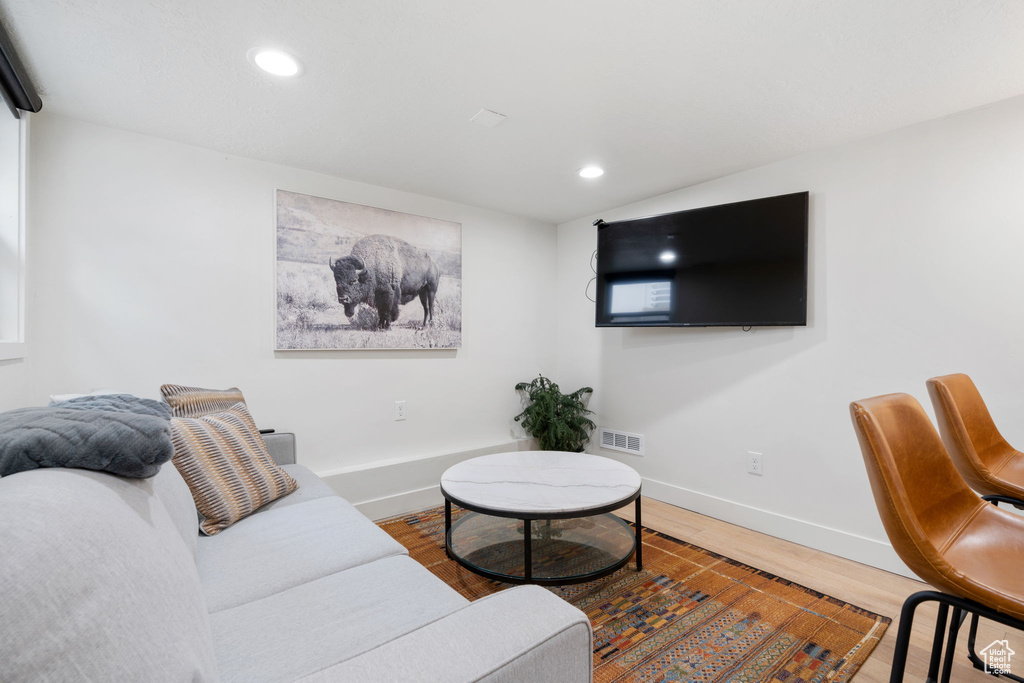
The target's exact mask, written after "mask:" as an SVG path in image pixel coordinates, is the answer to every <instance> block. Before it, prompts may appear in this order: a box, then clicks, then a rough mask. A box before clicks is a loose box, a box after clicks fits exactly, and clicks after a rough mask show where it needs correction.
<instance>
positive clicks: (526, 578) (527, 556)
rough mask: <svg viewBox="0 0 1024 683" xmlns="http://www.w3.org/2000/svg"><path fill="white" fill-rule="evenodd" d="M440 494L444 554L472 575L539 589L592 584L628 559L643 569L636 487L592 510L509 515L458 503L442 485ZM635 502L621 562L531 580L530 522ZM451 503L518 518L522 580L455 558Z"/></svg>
mask: <svg viewBox="0 0 1024 683" xmlns="http://www.w3.org/2000/svg"><path fill="white" fill-rule="evenodd" d="M441 495H443V496H444V551H445V554H446V555H447V556H448V557H449V558H451V559H453V560H455V561H456V562H458V563H459V564H460V565H462V566H463V567H465V568H466V569H468V570H469V571H471V572H473V573H474V574H479V575H480V576H483V577H485V578H488V579H492V580H494V581H502V582H504V583H517V584H524V583H529V584H538V585H542V586H568V585H570V584H574V583H583V582H585V581H593V580H594V579H599V578H601V577H602V576H608V575H609V574H611V573H612V572H614V571H616V570H617V569H619V568H620V567H624V566H625V565H626V564H627V563H628V562H629V560H630V559H631V558H633V557H634V556H635V557H636V570H637V571H640V570H641V569H643V566H644V565H643V535H642V533H643V524H642V520H641V517H640V488H637V490H636V492H635V493H633V494H632V495H630V496H627V497H626V498H623V499H622V500H619V501H616V502H614V503H610V504H609V505H602V506H601V507H596V508H587V509H585V510H575V511H572V512H556V513H551V512H536V513H534V512H510V511H505V510H492V509H491V508H485V507H481V506H479V505H473V504H471V503H467V502H465V501H463V500H459V499H458V498H456V497H455V496H453V495H451V494H449V493H448V492H447V491H445V490H444V486H442V487H441ZM634 501H635V503H636V513H635V516H636V520H635V521H634V523H633V550H632V551H630V552H629V553H627V554H626V556H625V557H623V558H622V559H621V560H619V561H617V562H615V563H614V564H611V565H609V566H607V567H604V568H603V569H599V570H598V571H596V572H590V573H589V574H581V575H580V576H573V577H570V578H554V579H545V578H534V577H533V539H532V533H531V531H532V530H531V527H532V522H533V521H534V520H552V519H576V518H579V517H592V516H595V515H603V514H606V513H609V512H612V511H614V510H618V509H619V508H622V507H625V506H627V505H629V504H630V503H633V502H634ZM452 503H454V504H455V505H458V506H459V507H460V508H463V509H465V510H469V511H471V512H476V513H479V514H481V515H487V516H489V517H506V518H509V519H519V520H522V522H523V577H522V578H519V577H516V576H510V575H508V574H500V573H498V572H492V571H488V570H486V569H483V568H481V567H477V566H475V565H473V564H471V563H470V562H467V561H465V560H463V559H462V558H461V557H459V555H458V554H457V553H456V552H455V551H454V550H452Z"/></svg>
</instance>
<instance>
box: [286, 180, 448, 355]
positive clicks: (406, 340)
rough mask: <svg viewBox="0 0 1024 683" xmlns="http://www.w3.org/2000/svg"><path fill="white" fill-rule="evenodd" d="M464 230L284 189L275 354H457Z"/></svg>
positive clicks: (439, 222)
mask: <svg viewBox="0 0 1024 683" xmlns="http://www.w3.org/2000/svg"><path fill="white" fill-rule="evenodd" d="M461 343H462V226H461V225H460V224H458V223H451V222H449V221H442V220H438V219H436V218H426V217H424V216H414V215H412V214H408V213H399V212H397V211H388V210H387V209H377V208H373V207H371V206H362V205H360V204H351V203H349V202H340V201H337V200H334V199H324V198H323V197H313V196H310V195H305V194H297V193H295V192H286V191H284V190H278V191H277V348H278V350H281V351H288V350H313V349H316V350H324V349H457V348H459V347H460V346H461Z"/></svg>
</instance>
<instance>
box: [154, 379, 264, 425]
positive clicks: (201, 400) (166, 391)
mask: <svg viewBox="0 0 1024 683" xmlns="http://www.w3.org/2000/svg"><path fill="white" fill-rule="evenodd" d="M160 393H161V394H163V397H164V400H165V401H167V405H169V406H170V407H171V412H172V414H173V415H174V417H202V416H203V415H209V414H210V413H222V412H224V411H225V410H228V409H230V408H231V406H233V405H235V404H236V403H245V397H244V396H242V392H241V391H239V389H238V387H231V388H230V389H202V388H200V387H184V386H181V385H180V384H165V385H163V386H162V387H160Z"/></svg>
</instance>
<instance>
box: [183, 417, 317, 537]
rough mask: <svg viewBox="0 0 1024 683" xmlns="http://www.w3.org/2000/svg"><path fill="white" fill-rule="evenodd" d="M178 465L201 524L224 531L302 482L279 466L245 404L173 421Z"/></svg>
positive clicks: (208, 531)
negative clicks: (297, 482) (201, 517)
mask: <svg viewBox="0 0 1024 683" xmlns="http://www.w3.org/2000/svg"><path fill="white" fill-rule="evenodd" d="M171 438H172V440H173V441H174V458H173V460H172V462H173V463H174V466H175V467H177V468H178V471H179V472H181V476H182V477H183V478H184V479H185V482H186V483H187V484H188V487H189V488H190V489H191V490H192V498H193V500H195V503H196V509H197V510H199V512H200V514H202V516H203V517H204V519H203V521H202V522H200V524H199V528H200V529H201V530H202V531H203V533H205V534H206V535H208V536H213V535H214V534H217V533H220V532H221V531H223V530H224V529H226V528H228V527H229V526H231V525H232V524H234V523H235V522H237V521H238V520H240V519H242V518H243V517H245V516H247V515H250V514H252V513H253V512H255V511H256V510H257V509H259V508H260V507H261V506H263V505H266V504H267V503H269V502H270V501H272V500H277V499H278V498H281V497H282V496H286V495H288V494H289V493H291V492H292V491H294V490H295V489H296V487H297V486H298V484H296V483H295V480H294V479H292V478H291V477H290V476H289V475H288V473H287V472H285V471H284V470H282V469H281V468H280V467H278V466H277V465H276V464H275V463H274V461H273V460H271V459H270V454H269V453H267V447H266V446H265V445H264V443H263V438H262V437H260V433H259V431H258V430H257V429H256V423H255V422H253V420H252V416H250V415H249V411H248V410H246V407H245V404H243V403H237V404H235V405H234V407H232V408H231V409H230V410H227V411H225V412H223V413H214V414H212V415H204V416H203V417H198V418H187V417H176V418H172V419H171Z"/></svg>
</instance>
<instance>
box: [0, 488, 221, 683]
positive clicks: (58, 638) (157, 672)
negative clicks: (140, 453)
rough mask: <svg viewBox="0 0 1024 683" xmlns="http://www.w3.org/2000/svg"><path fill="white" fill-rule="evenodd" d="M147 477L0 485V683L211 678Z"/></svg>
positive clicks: (181, 550)
mask: <svg viewBox="0 0 1024 683" xmlns="http://www.w3.org/2000/svg"><path fill="white" fill-rule="evenodd" d="M153 486H154V483H153V481H152V480H150V479H123V478H120V477H115V476H112V475H109V474H103V473H99V472H90V471H86V470H73V469H40V470H32V471H29V472H21V473H19V474H14V475H11V476H9V477H3V478H0V553H2V557H3V560H2V561H0V663H2V664H0V671H2V673H0V678H2V679H4V680H12V681H28V680H32V681H36V680H47V681H51V680H52V681H72V680H74V681H79V680H90V681H155V680H166V681H171V680H175V681H200V680H215V679H216V678H217V671H216V663H215V659H214V655H213V648H212V645H211V638H212V636H211V632H210V626H209V621H208V615H207V610H206V603H205V601H204V599H203V594H202V589H201V587H200V585H199V577H198V576H197V574H196V570H195V564H194V561H193V558H192V554H191V552H189V550H188V549H187V548H186V546H185V543H184V542H183V541H182V538H181V534H180V533H179V530H178V528H177V527H176V526H175V524H174V522H173V521H172V520H171V518H170V516H169V515H168V513H167V510H166V509H165V508H164V505H163V503H162V502H161V501H160V499H159V498H157V497H156V496H154V495H152V490H153Z"/></svg>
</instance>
